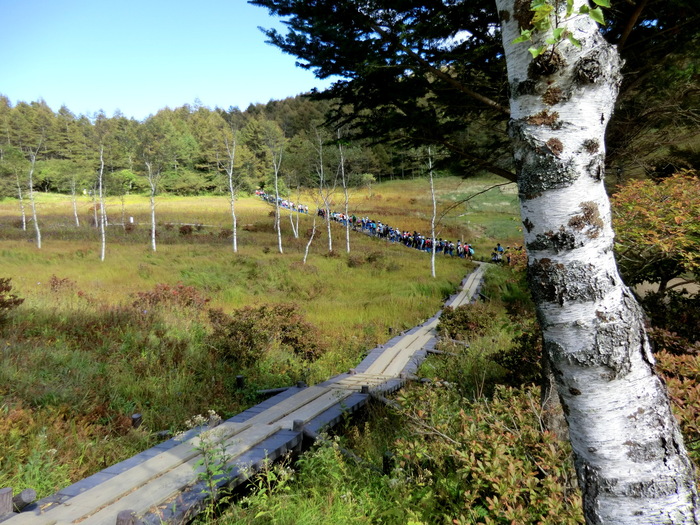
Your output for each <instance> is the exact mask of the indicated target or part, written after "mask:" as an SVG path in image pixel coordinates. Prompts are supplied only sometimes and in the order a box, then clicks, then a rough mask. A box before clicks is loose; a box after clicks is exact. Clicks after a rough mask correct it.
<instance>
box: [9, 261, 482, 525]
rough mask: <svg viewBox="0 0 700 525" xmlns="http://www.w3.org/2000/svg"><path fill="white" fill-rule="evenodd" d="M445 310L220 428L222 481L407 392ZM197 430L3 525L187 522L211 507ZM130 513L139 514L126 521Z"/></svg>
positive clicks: (477, 280)
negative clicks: (377, 398)
mask: <svg viewBox="0 0 700 525" xmlns="http://www.w3.org/2000/svg"><path fill="white" fill-rule="evenodd" d="M483 272H484V266H483V265H480V264H479V265H478V266H477V267H476V269H475V270H474V271H473V272H472V273H470V274H469V275H468V276H467V277H466V278H465V279H464V281H463V282H462V285H461V289H460V291H459V292H458V293H457V294H456V295H453V296H452V297H450V298H449V299H448V301H447V302H446V303H445V305H446V306H452V307H456V306H460V305H463V304H468V303H469V302H471V301H472V300H473V298H474V297H475V296H476V294H477V292H478V288H479V286H480V284H481V281H482V277H483ZM439 315H440V313H439V312H438V314H436V315H435V316H434V317H432V318H431V319H428V320H427V321H426V322H424V323H423V324H421V325H419V326H417V327H415V328H413V329H412V330H409V331H408V332H405V333H403V334H401V335H398V336H396V337H394V338H393V339H391V340H390V341H388V342H387V343H386V344H384V345H381V346H379V347H377V348H375V349H374V350H372V351H371V352H370V353H369V355H368V356H367V357H366V358H365V359H364V360H363V361H362V362H361V363H360V364H359V365H358V366H357V367H356V368H354V369H352V370H350V371H349V372H347V373H344V374H340V375H338V376H335V377H333V378H331V379H329V380H328V381H325V382H323V383H320V384H318V385H315V386H310V387H302V386H299V387H292V388H289V389H288V390H286V391H285V392H282V393H280V394H278V395H276V396H274V397H272V398H270V399H268V400H266V401H264V402H262V403H260V404H258V405H256V406H254V407H252V408H250V409H248V410H246V411H244V412H242V413H240V414H238V415H237V416H234V417H232V418H230V419H228V420H226V421H224V422H223V423H221V424H220V425H218V426H216V427H215V429H214V430H213V432H212V435H214V436H216V437H215V439H218V440H222V441H223V442H224V444H225V447H226V454H227V457H229V458H231V460H230V463H229V464H230V465H231V467H232V468H231V471H230V472H229V474H228V475H227V476H226V477H225V478H224V479H220V480H219V483H218V484H219V486H223V485H226V486H229V487H235V486H237V485H239V484H241V483H243V482H244V481H245V480H246V479H248V478H249V477H250V476H251V475H252V474H253V473H254V472H256V471H257V470H259V469H260V468H261V467H262V466H263V465H264V463H265V462H266V461H271V460H275V459H277V458H279V457H281V456H282V455H284V454H286V453H287V452H288V451H292V450H296V451H299V450H300V449H301V446H302V444H303V441H304V431H306V432H307V433H308V432H311V433H314V432H318V431H320V430H322V429H326V428H330V427H332V426H333V425H334V424H336V423H337V422H339V421H340V420H341V419H342V418H343V417H344V416H345V415H347V414H350V413H352V412H354V411H356V410H358V409H359V408H361V407H363V406H364V405H366V404H367V403H368V401H369V397H370V393H378V394H385V393H389V392H393V391H395V390H397V389H399V388H400V387H401V386H402V385H403V384H404V382H405V381H406V379H405V378H406V377H407V376H408V375H410V374H413V373H415V372H416V371H417V369H418V366H419V365H420V363H421V362H422V361H423V360H424V359H425V357H426V355H427V353H428V351H429V350H431V349H433V348H434V347H435V344H436V342H437V336H436V333H435V328H436V327H437V323H438V318H439ZM205 430H207V428H199V429H193V430H191V431H190V432H188V433H187V434H185V435H184V436H181V437H180V438H179V439H178V440H176V439H170V440H168V441H166V442H164V443H161V444H160V445H157V446H155V447H153V448H150V449H148V450H146V451H144V452H142V453H140V454H138V455H136V456H134V457H132V458H130V459H127V460H125V461H122V462H121V463H118V464H116V465H113V466H111V467H109V468H107V469H105V470H102V471H100V472H98V473H96V474H94V475H92V476H90V477H89V478H86V479H84V480H82V481H79V482H78V483H75V484H73V485H71V486H69V487H66V488H65V489H63V490H61V491H59V492H57V493H56V494H54V495H52V496H49V497H47V498H44V499H43V500H40V501H38V502H36V503H35V504H33V505H31V506H30V507H28V508H27V509H26V510H25V511H24V512H22V513H20V514H17V515H14V516H13V517H11V518H9V519H7V520H5V521H3V522H2V525H68V524H78V523H80V524H81V525H115V524H116V523H117V517H118V516H120V513H122V514H121V517H120V520H124V523H143V524H148V525H156V524H161V523H182V522H184V521H186V520H187V519H188V518H190V517H192V516H193V515H195V514H196V513H197V512H198V511H199V510H200V509H201V508H202V505H203V504H204V500H205V496H206V491H205V490H204V489H205V487H204V483H203V482H202V481H198V480H197V467H196V464H197V462H198V461H199V460H200V459H201V455H200V451H199V450H198V449H197V446H198V445H199V443H200V433H201V432H203V431H205ZM125 511H131V512H133V513H134V514H135V516H136V518H135V520H133V521H130V520H126V519H124V514H125Z"/></svg>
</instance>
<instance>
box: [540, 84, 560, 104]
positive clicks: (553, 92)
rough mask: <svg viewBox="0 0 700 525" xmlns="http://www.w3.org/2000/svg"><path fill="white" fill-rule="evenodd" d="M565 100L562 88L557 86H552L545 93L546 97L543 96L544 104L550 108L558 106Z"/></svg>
mask: <svg viewBox="0 0 700 525" xmlns="http://www.w3.org/2000/svg"><path fill="white" fill-rule="evenodd" d="M563 99H564V94H563V92H562V90H561V88H559V87H557V86H550V87H549V88H547V91H545V92H544V95H542V102H544V103H545V104H547V105H548V106H553V105H554V104H558V103H559V102H561V101H562V100H563Z"/></svg>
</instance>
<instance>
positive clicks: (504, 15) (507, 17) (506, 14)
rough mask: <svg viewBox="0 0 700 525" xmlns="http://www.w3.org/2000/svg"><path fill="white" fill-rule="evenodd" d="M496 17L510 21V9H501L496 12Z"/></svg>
mask: <svg viewBox="0 0 700 525" xmlns="http://www.w3.org/2000/svg"><path fill="white" fill-rule="evenodd" d="M498 17H499V18H500V19H501V20H503V21H504V22H510V11H506V10H505V9H503V10H501V11H499V12H498Z"/></svg>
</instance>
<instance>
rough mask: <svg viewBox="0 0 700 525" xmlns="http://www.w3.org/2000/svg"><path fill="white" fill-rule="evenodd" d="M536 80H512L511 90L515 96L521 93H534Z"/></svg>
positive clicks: (521, 94) (519, 95)
mask: <svg viewBox="0 0 700 525" xmlns="http://www.w3.org/2000/svg"><path fill="white" fill-rule="evenodd" d="M536 88H537V82H535V81H534V80H523V81H522V82H513V84H512V85H511V88H510V89H511V92H512V93H513V95H514V96H515V97H516V98H517V97H521V96H523V95H534V94H535V93H536Z"/></svg>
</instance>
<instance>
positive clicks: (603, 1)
mask: <svg viewBox="0 0 700 525" xmlns="http://www.w3.org/2000/svg"><path fill="white" fill-rule="evenodd" d="M593 3H595V5H599V6H601V7H610V0H593Z"/></svg>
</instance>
